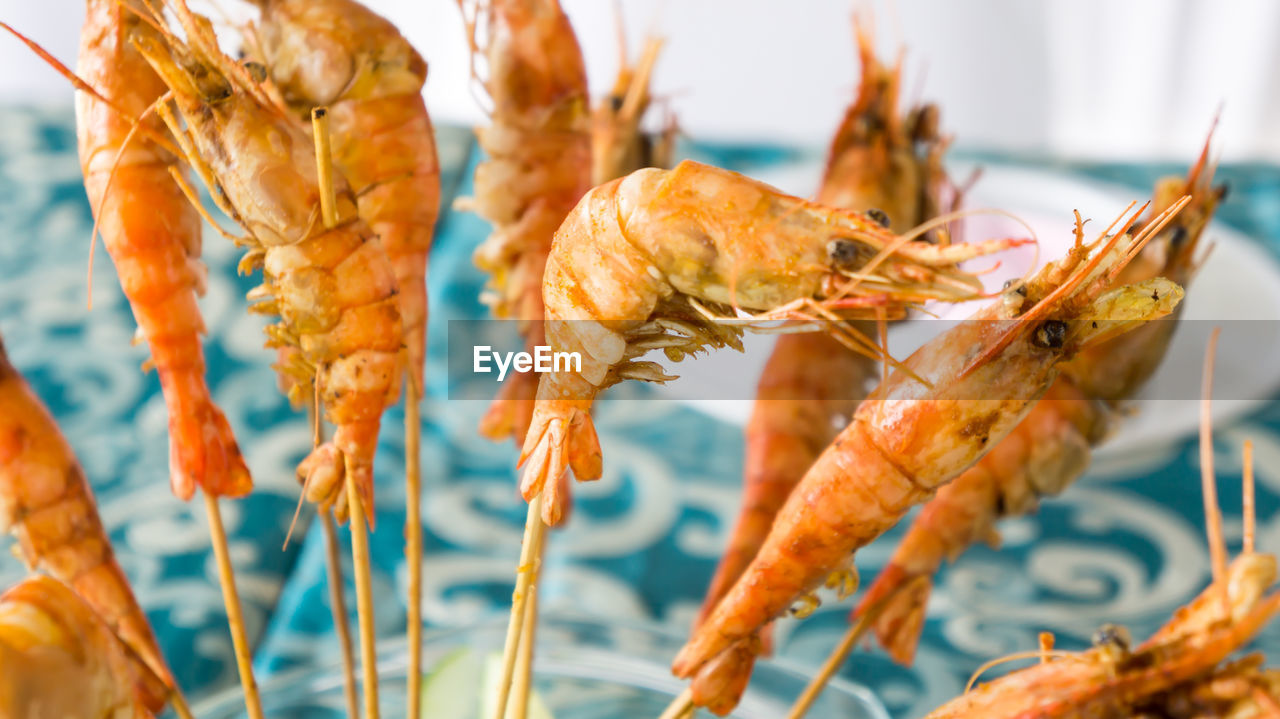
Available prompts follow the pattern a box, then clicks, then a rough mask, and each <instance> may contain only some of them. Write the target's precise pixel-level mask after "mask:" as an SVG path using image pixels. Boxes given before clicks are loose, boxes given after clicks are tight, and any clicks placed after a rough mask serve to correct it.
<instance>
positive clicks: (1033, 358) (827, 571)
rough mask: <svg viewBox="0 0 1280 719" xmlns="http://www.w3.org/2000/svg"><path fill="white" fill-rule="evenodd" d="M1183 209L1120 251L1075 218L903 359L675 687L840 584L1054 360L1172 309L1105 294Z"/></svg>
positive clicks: (984, 447)
mask: <svg viewBox="0 0 1280 719" xmlns="http://www.w3.org/2000/svg"><path fill="white" fill-rule="evenodd" d="M1184 204H1185V202H1180V203H1178V204H1177V205H1175V206H1174V207H1173V208H1171V209H1170V211H1169V212H1167V213H1165V215H1164V216H1163V217H1162V221H1159V222H1156V223H1153V224H1152V225H1151V226H1150V227H1148V228H1147V229H1146V231H1145V232H1143V233H1142V234H1139V235H1138V236H1137V237H1135V238H1134V239H1133V240H1132V241H1131V242H1129V243H1126V244H1124V245H1122V244H1121V242H1120V241H1121V239H1122V237H1127V235H1123V234H1120V233H1118V234H1114V235H1108V234H1106V233H1105V232H1104V234H1103V235H1102V236H1101V237H1099V238H1098V239H1097V240H1095V241H1094V242H1092V243H1089V244H1085V242H1084V230H1083V224H1082V223H1081V222H1080V221H1079V220H1077V225H1076V233H1077V238H1076V244H1075V246H1074V247H1073V248H1072V250H1071V251H1069V252H1068V254H1067V256H1066V257H1064V258H1062V259H1060V260H1058V261H1056V262H1052V263H1050V264H1049V265H1047V266H1046V267H1045V268H1043V269H1042V270H1040V271H1039V272H1038V273H1036V274H1035V275H1034V276H1033V277H1032V278H1031V279H1030V280H1028V281H1027V282H1026V283H1024V284H1022V285H1019V286H1017V287H1016V288H1010V289H1009V290H1008V291H1007V292H1006V293H1005V294H1004V295H1003V296H1002V297H1001V299H1000V301H998V302H996V303H994V304H993V305H991V306H990V307H988V308H986V309H983V310H980V311H979V312H977V313H975V315H973V316H972V317H971V318H970V321H968V322H964V323H961V324H960V325H958V326H956V327H955V328H953V329H951V330H950V331H948V332H946V333H944V334H942V335H941V336H939V337H937V338H935V339H934V340H932V341H930V342H929V343H927V344H925V345H924V346H923V347H921V348H920V349H919V350H917V351H916V352H915V353H914V354H913V355H911V357H909V358H908V359H907V360H905V362H904V363H903V364H902V366H901V367H900V368H898V369H897V370H895V371H894V372H893V374H891V375H890V376H889V378H888V380H887V381H885V382H884V383H882V384H881V385H880V387H879V388H878V389H876V391H875V392H873V393H872V394H871V395H870V396H869V397H868V398H867V399H866V400H865V401H863V402H862V404H861V405H859V407H858V410H857V411H856V412H855V413H854V415H853V418H852V421H851V422H850V424H849V425H848V426H847V427H846V428H845V429H844V430H843V431H842V432H841V433H840V434H839V436H837V437H836V439H835V441H834V442H832V444H831V445H830V446H829V447H828V448H827V450H826V451H825V452H823V454H822V455H821V456H820V457H819V458H818V460H817V462H816V463H814V465H813V466H812V467H811V468H810V469H809V471H808V472H807V473H806V474H805V476H804V478H803V479H802V480H801V481H800V484H799V485H797V487H796V488H795V490H793V491H792V493H791V496H790V497H789V498H788V499H787V503H786V504H785V505H784V506H783V508H782V510H781V511H780V512H779V513H778V516H777V518H776V519H775V520H774V523H773V528H772V529H771V531H770V533H769V536H768V538H767V539H766V540H765V543H764V545H763V546H762V547H761V548H760V552H759V553H758V554H757V556H756V558H755V559H754V560H753V561H752V563H751V565H750V566H749V567H748V568H747V570H746V571H745V572H744V573H743V574H742V576H741V577H740V578H739V579H738V582H737V583H736V584H735V585H734V586H733V588H732V589H730V590H729V592H728V593H727V594H726V595H725V597H724V599H722V600H721V602H720V604H719V605H718V606H717V607H716V609H715V611H714V612H712V614H711V616H710V617H708V618H707V620H706V621H705V622H704V623H703V624H702V625H701V626H700V627H698V629H697V630H696V631H695V632H694V635H693V636H692V638H691V639H690V640H689V642H688V643H687V644H686V645H685V646H684V648H683V649H682V650H681V651H680V653H679V654H678V655H677V657H676V659H675V662H674V663H673V671H674V672H675V673H676V675H677V676H680V677H695V675H697V674H698V673H699V672H700V671H702V670H703V669H704V667H706V670H707V671H716V661H715V660H716V659H717V658H718V657H720V656H724V655H725V654H726V653H732V652H735V651H737V650H738V649H740V648H741V647H742V646H744V645H745V646H751V645H752V644H753V642H755V636H756V634H757V633H758V632H759V630H760V628H761V627H763V626H764V625H765V624H767V623H768V622H770V621H772V620H773V619H774V618H776V617H778V616H779V615H780V614H781V613H782V612H783V611H785V610H786V609H787V607H789V606H790V605H791V604H792V603H794V602H795V601H797V600H803V601H804V602H806V603H807V604H809V605H812V604H813V603H815V602H816V599H815V598H814V597H813V595H812V594H811V592H812V591H813V590H814V589H816V588H817V587H818V586H819V585H820V584H822V582H823V580H824V579H827V578H828V577H830V576H833V575H834V576H840V575H842V574H846V573H848V572H850V571H851V565H852V561H853V552H854V551H855V550H856V549H858V548H859V547H862V546H864V545H866V544H867V543H868V542H870V541H872V540H873V539H875V538H876V537H878V536H880V535H881V534H883V533H884V532H885V531H887V530H888V529H889V528H890V527H892V526H893V525H894V524H895V523H897V521H898V520H899V519H901V518H902V516H903V515H904V514H905V513H906V512H907V510H908V509H910V508H911V507H912V506H913V505H915V504H919V503H921V502H923V501H925V500H926V499H928V498H929V497H930V496H931V495H932V494H933V493H934V491H936V490H937V489H938V488H939V487H941V486H942V485H944V484H945V483H946V482H948V481H950V480H951V479H952V478H954V477H955V476H957V475H959V474H960V473H961V472H963V471H964V470H965V469H967V468H968V467H969V466H971V465H972V464H974V463H975V462H976V461H977V460H978V459H980V458H981V457H982V456H983V455H984V454H985V453H986V452H987V451H988V450H989V449H990V448H991V447H993V446H995V445H996V444H997V443H999V441H1000V440H1001V439H1003V438H1004V436H1005V435H1007V434H1008V433H1009V432H1010V431H1011V430H1012V429H1013V428H1014V427H1015V426H1016V425H1017V423H1018V422H1019V421H1020V420H1021V419H1022V418H1023V416H1025V415H1026V413H1027V411H1028V410H1030V409H1031V406H1032V404H1033V403H1034V401H1035V400H1036V399H1038V398H1039V396H1040V395H1042V394H1043V393H1044V392H1045V391H1046V390H1047V389H1048V388H1049V386H1050V385H1051V384H1052V383H1053V380H1054V379H1055V377H1056V376H1057V374H1058V369H1057V366H1058V364H1059V363H1060V362H1062V361H1064V360H1066V359H1069V358H1071V357H1072V356H1073V355H1075V354H1076V353H1077V352H1079V351H1080V349H1081V347H1083V346H1086V345H1087V344H1088V343H1090V342H1091V341H1099V340H1101V339H1102V338H1104V337H1108V336H1112V335H1114V334H1115V333H1117V332H1120V331H1122V330H1124V329H1126V328H1128V327H1130V326H1132V325H1135V324H1138V323H1141V322H1144V321H1147V320H1150V319H1155V318H1158V317H1161V316H1164V315H1167V314H1168V313H1169V312H1170V311H1172V309H1173V308H1174V307H1176V306H1177V304H1178V302H1179V301H1180V300H1181V298H1182V289H1181V288H1180V287H1179V286H1178V285H1177V284H1175V283H1173V282H1170V281H1168V280H1165V279H1154V280H1149V281H1147V282H1142V283H1137V284H1133V285H1128V286H1124V287H1120V288H1118V289H1112V287H1113V284H1114V280H1115V277H1116V275H1117V274H1118V273H1119V272H1120V270H1121V269H1123V267H1124V265H1125V263H1126V261H1127V260H1129V259H1131V257H1132V255H1133V254H1134V253H1136V252H1137V251H1139V250H1140V248H1141V247H1142V245H1143V243H1144V242H1145V241H1146V240H1147V239H1149V238H1150V236H1151V235H1152V234H1154V233H1155V232H1158V231H1159V230H1160V229H1161V228H1162V227H1163V225H1164V221H1167V220H1168V218H1169V216H1170V215H1171V214H1173V213H1176V211H1177V210H1178V209H1181V207H1182V206H1183V205H1184ZM1134 219H1136V216H1135V218H1134ZM1134 219H1130V220H1129V221H1128V222H1127V223H1126V224H1125V225H1124V226H1123V227H1122V228H1121V233H1123V232H1125V231H1127V229H1128V225H1129V224H1132V222H1133V221H1134ZM1119 222H1120V221H1119V220H1117V223H1119ZM1117 223H1113V224H1112V226H1111V227H1109V228H1108V229H1107V232H1110V230H1111V229H1112V228H1114V227H1115V225H1116V224H1117ZM698 688H699V682H698V681H696V680H695V682H694V691H695V694H694V702H695V703H696V704H698V705H700V706H708V707H710V708H712V709H713V711H728V710H729V709H731V708H732V705H733V702H734V701H736V697H732V698H728V697H724V696H716V695H712V696H706V695H699V694H698Z"/></svg>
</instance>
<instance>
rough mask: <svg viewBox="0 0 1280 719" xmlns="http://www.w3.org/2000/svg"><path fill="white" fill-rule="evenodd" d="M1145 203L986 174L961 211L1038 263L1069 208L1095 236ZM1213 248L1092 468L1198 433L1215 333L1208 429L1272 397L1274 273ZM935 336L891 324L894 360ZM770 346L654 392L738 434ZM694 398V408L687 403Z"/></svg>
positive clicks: (1043, 175)
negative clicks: (1160, 357) (1025, 244)
mask: <svg viewBox="0 0 1280 719" xmlns="http://www.w3.org/2000/svg"><path fill="white" fill-rule="evenodd" d="M951 169H952V170H953V172H952V176H953V177H957V178H964V177H967V176H968V173H969V171H970V170H971V169H972V166H955V167H953V168H951ZM820 171H821V168H820V166H819V165H818V164H817V163H804V164H795V165H787V166H784V167H780V168H767V169H766V170H762V171H760V172H758V173H752V172H751V171H748V174H753V175H754V176H755V177H758V178H759V179H761V180H763V181H765V182H768V183H770V184H773V185H775V186H777V187H779V188H781V189H783V190H785V191H787V192H791V193H794V194H798V195H802V196H809V195H811V194H812V192H813V187H814V184H815V182H816V180H817V178H818V177H819V175H820ZM1146 199H1147V198H1146V197H1144V196H1142V195H1141V194H1140V193H1139V192H1137V191H1135V190H1131V189H1128V188H1122V187H1116V186H1112V185H1107V184H1104V183H1097V182H1089V181H1085V180H1082V179H1079V178H1076V177H1071V176H1066V175H1061V174H1052V173H1048V172H1043V171H1036V170H1028V169H1018V168H1001V167H986V168H984V170H983V174H982V177H981V179H980V180H979V182H978V184H977V186H975V187H974V188H973V190H972V191H971V192H970V194H969V195H968V197H967V198H966V201H965V206H966V207H968V208H1000V209H1002V210H1007V211H1009V212H1011V213H1013V214H1015V215H1017V216H1018V217H1020V218H1021V219H1023V220H1024V221H1026V222H1027V224H1029V225H1030V226H1031V227H1032V228H1033V229H1034V230H1035V232H1036V235H1037V236H1038V238H1039V241H1040V261H1041V263H1043V262H1045V261H1047V260H1048V259H1051V258H1054V257H1058V256H1061V254H1062V253H1063V251H1065V249H1066V248H1067V247H1068V245H1069V243H1070V242H1071V239H1072V234H1071V228H1072V215H1071V211H1072V210H1073V209H1079V210H1080V212H1081V214H1082V215H1083V216H1084V217H1086V218H1093V222H1092V223H1091V224H1090V225H1088V226H1087V228H1088V229H1091V230H1093V231H1094V232H1097V231H1099V230H1100V229H1101V228H1102V227H1105V226H1106V224H1109V223H1110V221H1111V220H1112V219H1113V218H1114V217H1115V216H1116V215H1118V214H1119V213H1120V212H1121V211H1122V210H1123V209H1124V208H1125V207H1126V206H1127V205H1128V204H1129V203H1130V202H1132V201H1135V200H1137V201H1139V202H1145V201H1146ZM965 222H966V224H965V229H964V232H965V233H966V235H965V237H966V238H967V239H976V238H981V237H992V236H1026V234H1027V233H1026V230H1025V229H1024V228H1022V227H1021V226H1020V225H1018V224H1016V223H1014V222H1012V221H1011V220H1008V219H1005V218H1003V217H998V216H978V217H975V218H973V219H971V220H966V221H965ZM1210 244H1212V245H1213V251H1212V253H1211V254H1210V255H1209V258H1208V260H1207V261H1206V262H1205V264H1204V266H1203V268H1202V269H1201V271H1200V273H1199V275H1198V276H1197V277H1196V278H1195V280H1194V282H1193V283H1192V285H1191V287H1190V288H1189V290H1188V292H1187V297H1186V299H1185V300H1184V302H1185V307H1184V309H1183V314H1182V322H1181V323H1180V326H1179V329H1178V332H1177V334H1176V335H1175V337H1174V340H1173V344H1172V346H1171V347H1170V348H1169V352H1168V354H1167V355H1166V357H1165V360H1164V362H1163V364H1162V365H1161V367H1160V369H1159V371H1158V372H1157V373H1156V375H1155V376H1154V377H1153V378H1152V379H1151V381H1150V382H1148V383H1147V384H1146V386H1145V387H1143V389H1142V391H1141V392H1140V394H1139V395H1138V397H1136V398H1135V400H1134V402H1133V403H1132V407H1133V409H1134V410H1135V413H1134V416H1132V417H1130V418H1128V419H1127V420H1126V421H1125V422H1124V423H1122V425H1121V427H1120V429H1119V430H1118V432H1117V433H1116V435H1115V436H1113V437H1112V438H1110V440H1109V441H1108V442H1107V443H1106V444H1105V445H1103V447H1101V448H1100V450H1099V453H1098V455H1099V458H1104V457H1106V456H1108V455H1114V454H1121V453H1125V452H1129V451H1132V450H1133V449H1135V448H1138V447H1142V446H1149V445H1152V444H1156V443H1167V442H1173V441H1176V440H1178V439H1181V438H1183V437H1185V436H1187V435H1189V434H1191V433H1194V432H1195V431H1196V428H1197V427H1198V423H1199V404H1198V402H1197V401H1196V398H1197V397H1198V396H1199V389H1198V388H1199V386H1200V381H1201V372H1202V367H1203V362H1204V353H1205V344H1206V342H1207V338H1208V335H1209V331H1210V330H1211V329H1212V328H1213V327H1215V326H1220V327H1221V328H1222V336H1221V339H1220V340H1219V346H1218V357H1217V370H1216V372H1215V385H1214V398H1215V400H1214V419H1215V426H1222V425H1224V424H1225V423H1226V422H1228V421H1230V420H1231V419H1233V418H1236V417H1239V416H1240V415H1241V414H1244V413H1246V412H1248V411H1249V410H1250V409H1253V408H1255V407H1257V406H1258V405H1260V404H1261V403H1263V402H1265V401H1267V400H1268V399H1270V398H1271V397H1272V396H1273V395H1274V394H1275V392H1276V390H1277V388H1278V387H1280V322H1277V320H1280V265H1277V263H1276V261H1275V260H1273V259H1272V258H1271V256H1270V255H1268V254H1267V253H1266V251H1264V250H1263V249H1262V248H1261V247H1260V246H1259V245H1258V244H1257V243H1256V242H1254V241H1252V240H1250V239H1249V238H1247V237H1245V236H1244V235H1242V234H1240V233H1239V232H1236V231H1234V230H1232V229H1230V228H1228V227H1226V226H1224V225H1222V224H1221V223H1213V224H1211V225H1210V226H1209V228H1208V229H1207V230H1206V234H1205V236H1204V238H1203V239H1202V240H1201V246H1202V249H1201V252H1203V251H1204V248H1206V247H1207V246H1208V245H1210ZM1019 252H1022V251H1019ZM1019 252H1015V253H1011V256H1009V257H1007V258H1006V259H1004V261H1003V263H1002V265H1001V267H1000V268H999V270H997V271H996V272H993V273H991V274H990V275H988V276H986V277H984V282H985V283H986V285H987V287H988V288H989V289H990V288H996V287H999V286H1000V284H1001V283H1003V282H1004V280H1005V279H1007V278H1009V277H1015V276H1020V275H1021V274H1023V272H1025V271H1026V269H1027V266H1028V265H1029V264H1030V257H1031V255H1030V254H1029V253H1022V254H1019ZM972 310H973V307H971V306H957V307H949V308H941V310H940V311H939V314H940V316H941V317H942V318H943V319H959V318H963V317H966V316H968V314H969V313H970V312H971V311H972ZM1246 320H1247V321H1246ZM942 326H943V325H941V324H939V323H935V322H931V321H929V320H927V319H925V320H920V321H916V322H911V323H905V324H902V325H897V326H895V327H894V328H893V329H892V330H891V332H890V342H889V345H890V351H891V352H892V353H893V354H894V356H895V357H905V356H907V355H908V354H910V352H911V351H912V350H913V349H915V348H916V347H918V346H920V345H921V344H923V343H924V342H925V341H927V340H928V339H929V338H930V337H932V336H934V335H935V334H936V333H937V332H939V331H940V329H941V327H942ZM773 342H774V339H773V338H772V337H769V336H762V335H751V336H749V337H747V338H746V341H745V343H744V344H745V347H746V352H745V353H743V354H738V353H736V352H732V351H721V352H718V353H716V354H715V355H713V357H702V358H699V359H696V360H686V361H685V362H682V363H680V364H678V365H675V366H674V367H672V368H671V369H672V370H673V371H674V373H675V374H678V375H680V376H681V379H680V380H678V381H677V382H674V383H672V384H670V385H668V386H666V387H660V388H659V390H658V391H659V395H660V396H664V397H667V398H671V399H676V400H678V401H681V402H684V403H687V404H689V405H691V406H694V407H696V408H697V409H698V410H700V411H703V412H706V413H707V414H710V415H713V416H715V417H718V418H720V419H723V420H726V421H729V422H732V423H735V424H745V422H746V419H747V417H748V416H749V413H750V411H751V401H750V399H749V397H750V393H751V388H753V387H754V384H755V380H756V378H758V377H759V375H760V371H761V369H762V368H763V366H764V363H765V361H766V360H767V359H768V356H769V351H770V348H771V347H772V344H773ZM727 378H732V379H727ZM693 387H696V388H697V391H696V395H697V398H691V395H693V394H695V392H694V391H693V390H692V389H691V388H693ZM717 388H724V390H723V391H717ZM709 397H715V398H714V399H709ZM728 397H732V398H733V399H726V398H728Z"/></svg>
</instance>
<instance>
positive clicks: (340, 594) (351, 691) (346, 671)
mask: <svg viewBox="0 0 1280 719" xmlns="http://www.w3.org/2000/svg"><path fill="white" fill-rule="evenodd" d="M319 408H320V393H319V392H317V393H316V394H315V398H314V399H313V400H312V401H311V403H310V405H309V406H308V407H307V411H308V414H309V415H310V416H309V419H310V421H311V425H312V427H314V428H315V430H314V433H313V437H314V438H315V439H314V441H313V443H312V444H313V446H315V447H319V446H320V445H321V444H323V443H324V423H323V422H322V421H321V420H320V414H321V412H320V409H319ZM304 494H305V488H304ZM299 501H301V500H299ZM319 514H320V522H321V526H323V527H324V548H325V552H324V561H325V573H326V574H327V575H328V577H329V609H330V611H331V612H332V614H333V628H334V631H336V632H337V633H338V646H339V648H340V649H341V651H342V693H343V696H344V697H345V699H346V701H347V717H348V719H360V698H359V696H358V694H357V692H356V660H355V655H354V653H353V650H352V646H351V627H350V626H349V621H348V619H347V599H346V592H344V591H343V585H344V583H345V581H346V580H345V578H344V577H343V574H342V545H341V544H340V543H339V542H338V523H337V522H335V521H333V515H332V514H330V513H329V512H320V513H319Z"/></svg>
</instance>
